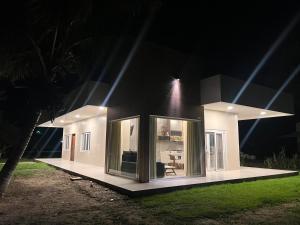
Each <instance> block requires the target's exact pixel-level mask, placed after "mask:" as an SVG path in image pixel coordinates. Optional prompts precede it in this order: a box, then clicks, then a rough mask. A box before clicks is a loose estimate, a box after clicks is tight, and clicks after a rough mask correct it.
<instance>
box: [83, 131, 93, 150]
mask: <svg viewBox="0 0 300 225" xmlns="http://www.w3.org/2000/svg"><path fill="white" fill-rule="evenodd" d="M90 149H91V132H85V133H82V135H81V150H82V151H89V150H90Z"/></svg>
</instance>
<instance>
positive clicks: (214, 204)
mask: <svg viewBox="0 0 300 225" xmlns="http://www.w3.org/2000/svg"><path fill="white" fill-rule="evenodd" d="M297 200H300V176H293V177H288V178H278V179H270V180H260V181H253V182H244V183H239V184H222V185H214V186H210V187H201V188H192V189H188V190H182V191H176V192H172V193H167V194H159V195H153V196H149V197H143V198H140V199H138V201H139V202H140V203H141V204H142V205H143V206H145V207H146V208H149V209H151V211H152V212H153V213H154V215H157V216H159V217H161V218H163V215H166V218H172V219H173V220H174V221H175V220H179V219H180V220H184V221H187V220H189V219H193V218H201V217H206V218H217V217H220V216H225V215H229V214H233V213H236V212H241V211H244V210H251V209H255V208H258V207H262V206H272V205H276V204H280V203H286V202H291V201H297Z"/></svg>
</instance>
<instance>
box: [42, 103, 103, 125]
mask: <svg viewBox="0 0 300 225" xmlns="http://www.w3.org/2000/svg"><path fill="white" fill-rule="evenodd" d="M106 113H107V108H106V107H102V106H94V105H86V106H83V107H81V108H78V109H76V110H73V111H71V112H68V113H66V114H64V115H61V116H59V117H57V118H55V120H54V121H53V122H51V121H47V122H45V123H42V124H40V125H39V127H53V128H59V127H64V126H66V125H68V124H71V123H75V122H78V121H81V120H85V119H89V118H92V117H96V116H106Z"/></svg>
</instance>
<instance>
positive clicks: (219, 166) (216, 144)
mask: <svg viewBox="0 0 300 225" xmlns="http://www.w3.org/2000/svg"><path fill="white" fill-rule="evenodd" d="M224 149H225V148H224V132H222V131H207V132H205V153H206V154H205V155H206V169H207V170H208V171H216V170H223V169H224V167H225V166H224V164H225V163H224Z"/></svg>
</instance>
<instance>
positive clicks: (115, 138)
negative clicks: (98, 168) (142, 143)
mask: <svg viewBox="0 0 300 225" xmlns="http://www.w3.org/2000/svg"><path fill="white" fill-rule="evenodd" d="M138 124H139V119H138V118H130V119H125V120H118V121H112V122H111V135H110V143H109V144H110V147H109V165H108V168H109V170H108V172H109V173H112V174H118V175H122V176H126V177H131V178H136V177H137V158H138V157H137V155H138V132H139V130H138Z"/></svg>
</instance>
